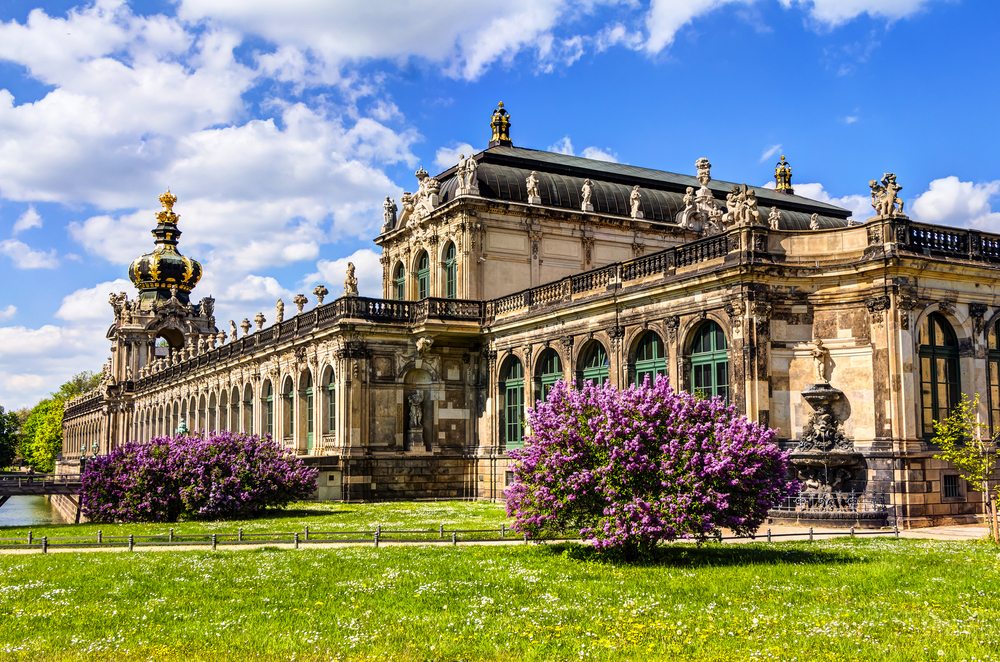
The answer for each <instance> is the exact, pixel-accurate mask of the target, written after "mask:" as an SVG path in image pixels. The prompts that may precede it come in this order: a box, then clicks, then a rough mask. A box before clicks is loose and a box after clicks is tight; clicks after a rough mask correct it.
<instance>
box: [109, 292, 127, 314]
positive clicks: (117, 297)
mask: <svg viewBox="0 0 1000 662" xmlns="http://www.w3.org/2000/svg"><path fill="white" fill-rule="evenodd" d="M127 301H128V295H127V294H125V293H124V292H119V293H118V294H115V293H114V292H112V293H111V295H109V297H108V303H110V304H111V307H112V308H114V310H115V318H116V319H117V318H120V317H121V316H122V310H123V309H124V308H125V304H126V302H127Z"/></svg>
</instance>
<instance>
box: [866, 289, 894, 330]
mask: <svg viewBox="0 0 1000 662" xmlns="http://www.w3.org/2000/svg"><path fill="white" fill-rule="evenodd" d="M865 308H867V309H868V314H869V315H871V319H872V322H873V323H875V324H881V323H882V313H883V312H885V311H886V310H889V297H887V296H884V295H883V296H880V297H868V298H867V299H865Z"/></svg>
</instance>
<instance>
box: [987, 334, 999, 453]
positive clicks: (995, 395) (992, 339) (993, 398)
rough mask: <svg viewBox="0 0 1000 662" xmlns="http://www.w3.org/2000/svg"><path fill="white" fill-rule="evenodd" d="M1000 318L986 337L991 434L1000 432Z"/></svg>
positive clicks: (992, 435) (993, 435)
mask: <svg viewBox="0 0 1000 662" xmlns="http://www.w3.org/2000/svg"><path fill="white" fill-rule="evenodd" d="M998 339H1000V320H998V321H997V322H995V323H994V324H991V325H990V332H989V335H988V336H987V338H986V343H987V348H988V353H987V359H986V361H987V363H986V367H987V368H988V372H989V380H990V391H989V396H990V397H989V399H990V436H991V437H995V436H996V435H997V434H998V433H1000V340H998Z"/></svg>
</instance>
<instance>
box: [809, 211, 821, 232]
mask: <svg viewBox="0 0 1000 662" xmlns="http://www.w3.org/2000/svg"><path fill="white" fill-rule="evenodd" d="M809 229H810V230H819V229H820V227H819V214H813V215H812V216H810V217H809Z"/></svg>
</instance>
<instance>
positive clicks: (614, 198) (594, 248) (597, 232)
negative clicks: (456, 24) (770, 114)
mask: <svg viewBox="0 0 1000 662" xmlns="http://www.w3.org/2000/svg"><path fill="white" fill-rule="evenodd" d="M509 125H510V121H509V116H508V115H507V111H506V110H504V109H503V108H502V104H501V107H500V108H498V109H497V111H495V112H494V114H493V117H492V118H491V130H492V136H491V140H490V143H489V147H488V149H485V150H484V151H481V152H479V153H477V154H474V155H469V156H468V157H466V156H464V155H463V156H462V157H461V159H460V162H459V163H458V164H456V165H455V166H454V167H452V168H450V169H448V170H446V171H445V172H443V173H441V174H439V175H438V176H436V177H431V176H430V175H429V173H427V172H425V171H424V170H423V169H420V170H418V171H417V173H416V175H417V190H416V192H414V193H406V194H404V195H403V197H402V199H401V200H400V201H399V205H397V204H396V203H395V202H394V201H392V200H390V199H388V198H387V199H386V201H385V219H384V226H383V228H382V232H381V233H380V235H379V236H378V237H377V238H376V239H375V242H376V244H378V246H379V247H380V248H381V250H382V258H381V261H382V265H383V279H382V290H383V294H382V298H379V299H372V298H366V297H361V296H358V295H357V281H356V280H355V279H354V277H353V273H349V274H348V278H347V281H346V282H345V291H344V295H343V296H339V297H337V298H335V299H333V300H332V301H326V300H325V299H326V298H327V295H328V292H327V290H326V288H325V287H322V286H321V287H319V288H317V289H316V290H315V291H314V293H313V297H314V298H315V303H314V302H313V301H310V300H309V299H308V297H307V296H305V295H304V294H303V295H299V296H297V297H296V298H295V299H294V300H293V302H292V303H293V305H295V306H296V309H295V312H294V313H293V312H291V311H290V312H289V316H288V319H284V307H283V304H281V305H279V309H278V310H276V311H275V321H273V323H270V324H268V321H267V320H266V319H265V318H264V316H263V314H261V313H258V314H257V316H256V317H255V318H254V319H253V320H252V323H251V320H250V319H244V320H243V323H242V324H240V325H239V326H240V327H241V329H242V333H240V332H239V330H237V323H236V322H235V321H232V322H229V324H228V329H225V330H220V328H219V327H220V324H219V323H218V321H217V320H216V319H215V317H214V300H213V299H211V298H203V299H201V300H200V301H198V302H195V300H194V298H193V297H192V291H193V289H194V288H195V286H196V284H197V282H198V279H199V278H200V276H201V266H200V265H199V264H198V263H197V262H196V261H194V260H192V259H190V258H188V257H185V256H183V255H182V254H181V253H180V252H179V251H178V249H177V245H178V238H179V237H180V234H181V231H180V230H179V229H178V218H179V217H178V216H177V215H176V214H175V213H174V211H173V206H174V204H175V203H176V198H175V197H174V196H173V194H171V193H169V192H168V193H166V194H164V195H163V196H161V198H160V200H161V202H162V204H163V207H164V209H163V211H161V212H160V213H159V214H157V220H158V224H157V226H156V228H155V229H154V230H153V235H154V238H155V247H154V250H153V251H152V252H150V253H148V254H146V255H144V256H141V257H140V258H137V260H136V261H135V262H133V264H132V265H131V266H130V268H129V276H130V278H131V280H132V282H133V283H134V284H135V286H136V288H137V294H134V295H132V296H131V297H130V296H129V295H127V294H125V293H121V294H116V295H112V297H111V304H112V307H113V310H114V321H113V323H112V325H111V326H110V328H109V330H108V335H107V337H108V340H109V341H110V343H111V352H112V357H111V360H110V362H109V365H108V366H106V367H105V375H104V379H103V381H102V384H101V386H100V388H98V389H97V390H95V391H93V392H91V393H89V394H87V395H85V396H82V397H80V398H77V399H75V400H73V401H71V402H69V403H68V404H67V406H66V413H65V420H64V448H63V454H62V461H61V463H60V468H59V470H60V471H63V472H75V471H77V470H79V462H80V461H81V458H86V457H89V456H92V455H95V454H103V453H107V452H108V451H109V450H110V449H112V448H114V447H116V446H118V445H121V444H123V443H126V442H128V441H134V440H140V441H141V440H147V439H150V438H151V437H154V436H157V435H164V434H171V433H173V432H174V431H175V430H177V429H178V428H179V427H181V426H186V427H187V428H190V429H192V430H203V429H204V430H213V429H219V430H221V429H228V430H246V431H250V432H254V433H262V434H270V435H273V437H274V438H276V439H277V440H279V441H280V442H281V443H283V444H285V445H286V446H287V447H288V448H290V449H293V450H294V451H295V452H296V453H298V454H300V455H302V456H303V457H304V458H305V459H306V461H308V462H310V463H312V464H314V465H316V466H317V467H318V468H319V469H320V471H321V474H320V487H319V494H318V497H319V498H323V499H344V500H351V501H356V500H385V499H415V498H476V499H501V498H502V493H503V490H504V488H505V487H506V485H507V483H508V481H509V480H510V476H511V474H510V470H509V465H510V460H509V457H508V454H507V452H508V451H509V450H511V449H513V448H518V447H520V446H521V445H522V443H523V437H524V427H523V421H524V418H525V407H526V406H530V403H532V402H534V401H535V400H536V399H538V398H542V397H544V396H545V394H546V393H547V389H548V388H549V387H550V386H551V385H552V384H554V383H555V382H556V381H558V380H560V379H563V380H567V381H572V380H576V381H577V382H582V381H584V380H594V381H598V382H605V381H609V382H611V383H612V384H614V385H617V386H620V387H625V386H627V385H629V384H632V383H635V382H641V381H642V380H644V379H645V378H646V377H651V378H654V379H655V378H656V377H657V376H659V375H663V376H666V377H668V378H669V379H670V381H671V383H672V384H673V385H675V387H677V388H680V389H686V390H693V391H698V392H701V393H703V394H705V395H707V396H718V397H723V398H726V399H727V400H728V401H729V402H730V403H732V404H733V405H735V406H736V407H737V408H738V410H739V411H740V412H741V413H742V414H745V415H746V416H747V417H749V418H750V419H752V420H756V421H760V422H762V423H764V424H767V425H769V426H771V427H773V428H776V429H777V430H778V431H779V437H780V438H781V441H782V444H784V445H785V446H786V447H787V448H789V449H791V450H793V451H794V453H793V462H794V463H795V471H796V472H797V473H798V476H799V478H800V479H802V481H803V482H804V484H805V485H806V492H808V493H809V494H808V495H807V496H808V498H807V499H806V503H807V506H808V505H809V504H810V503H812V504H813V505H815V503H817V502H818V501H822V500H823V497H824V495H826V497H827V503H829V498H828V497H829V495H831V494H840V493H851V492H853V493H860V494H865V495H869V496H870V495H874V494H879V495H883V497H882V498H884V500H885V502H886V503H887V504H888V508H889V512H890V515H891V516H893V517H895V518H896V520H897V521H898V522H899V523H900V525H906V526H920V525H926V524H929V523H944V522H961V521H971V520H972V519H973V518H974V516H975V513H976V512H977V509H978V510H979V511H981V506H980V502H981V498H980V495H979V494H978V493H977V492H975V491H974V489H973V486H971V485H967V484H966V483H965V482H964V480H962V479H960V478H959V477H958V472H957V471H955V470H954V469H953V468H952V467H950V466H949V465H947V464H946V463H944V462H942V461H939V460H935V459H933V457H932V455H933V454H934V452H935V449H934V448H933V446H932V444H931V443H930V439H931V438H932V436H933V426H932V421H933V420H934V419H940V418H943V417H944V416H946V415H947V412H948V410H949V409H950V408H951V407H952V406H954V404H955V403H956V402H957V400H958V399H959V397H960V394H962V393H966V394H970V395H972V394H976V393H978V394H981V395H982V399H981V403H982V411H981V415H982V420H984V421H987V422H988V424H989V426H990V430H991V432H992V433H994V434H995V433H996V432H997V431H1000V376H998V375H1000V345H998V340H997V333H998V321H1000V300H998V299H997V295H998V293H1000V236H996V235H989V234H986V233H982V232H979V231H976V230H965V229H957V228H951V227H939V226H931V225H926V224H920V223H915V222H912V221H911V220H909V219H908V218H907V217H906V216H905V215H904V214H903V211H902V210H903V204H902V201H900V200H899V198H898V197H897V195H896V193H897V192H898V190H899V187H898V185H897V184H896V181H895V176H893V175H885V176H883V178H882V179H881V180H877V181H876V180H873V181H872V182H871V187H872V199H873V207H874V208H875V214H874V216H873V217H872V218H871V219H868V220H867V221H865V222H863V223H855V222H854V221H853V220H850V219H849V218H848V217H849V215H850V212H849V211H848V210H845V209H840V208H837V207H834V206H831V205H829V204H826V203H822V202H818V201H815V200H810V199H807V198H803V197H800V196H797V195H795V193H794V189H793V187H792V184H791V168H790V166H789V165H788V163H787V162H786V161H785V159H784V157H782V160H781V161H780V162H779V163H778V164H777V166H776V168H775V179H776V181H775V188H769V187H768V188H763V187H748V186H746V185H745V184H743V185H736V184H732V183H728V182H721V181H716V180H714V179H712V174H711V164H710V163H709V162H708V161H707V160H706V159H699V160H698V162H697V163H696V164H695V170H696V173H695V175H694V176H691V175H683V174H674V173H667V172H661V171H657V170H650V169H645V168H639V167H635V166H629V165H622V164H614V163H605V162H601V161H594V160H589V159H583V158H578V157H573V156H566V155H562V154H554V153H550V152H543V151H536V150H531V149H524V148H518V147H514V146H513V145H512V143H511V140H510V137H509ZM221 326H224V327H225V326H226V325H221Z"/></svg>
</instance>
